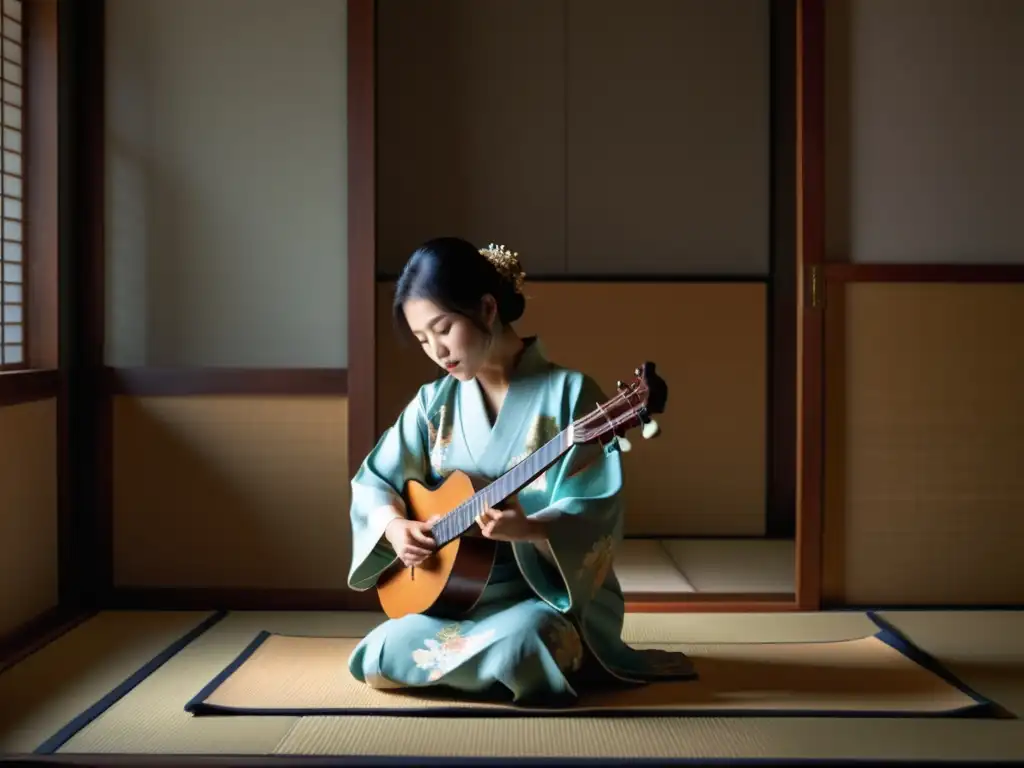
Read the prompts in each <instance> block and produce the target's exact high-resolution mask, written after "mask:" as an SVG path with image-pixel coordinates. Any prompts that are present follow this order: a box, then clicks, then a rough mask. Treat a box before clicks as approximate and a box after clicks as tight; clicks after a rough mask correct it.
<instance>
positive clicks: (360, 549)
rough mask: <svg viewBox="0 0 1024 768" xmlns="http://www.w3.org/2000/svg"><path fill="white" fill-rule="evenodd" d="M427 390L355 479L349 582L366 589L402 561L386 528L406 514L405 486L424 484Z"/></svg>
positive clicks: (353, 483) (357, 588)
mask: <svg viewBox="0 0 1024 768" xmlns="http://www.w3.org/2000/svg"><path fill="white" fill-rule="evenodd" d="M426 402H427V393H426V389H425V388H424V389H421V390H420V392H419V393H418V394H417V396H416V397H415V398H414V399H413V400H412V401H411V402H410V403H409V404H408V405H407V406H406V407H405V409H404V410H403V411H402V413H401V414H400V415H399V416H398V419H397V421H396V422H395V423H394V424H393V425H392V426H391V427H389V428H388V429H387V430H386V431H385V432H384V434H383V435H381V438H380V440H379V441H378V442H377V445H376V446H374V448H373V450H372V451H370V454H369V455H368V456H367V457H366V459H364V460H363V463H362V465H361V466H360V467H359V470H358V471H357V472H356V475H355V477H353V478H352V484H351V487H352V504H351V509H350V512H349V517H350V520H351V525H352V563H351V566H350V568H349V575H348V584H349V587H350V588H352V589H355V590H360V591H362V590H367V589H370V588H371V587H373V586H374V585H375V584H376V583H377V577H378V576H379V575H380V574H381V573H382V572H383V571H384V570H385V569H387V568H388V567H389V566H390V565H391V564H392V563H393V562H394V561H395V560H396V559H397V558H396V555H395V552H394V550H393V549H392V547H391V545H390V544H389V543H388V541H387V540H386V539H385V538H384V529H385V528H387V526H388V523H390V522H391V521H392V520H394V519H395V518H396V517H404V516H405V501H404V500H403V498H402V488H403V487H404V485H405V483H406V481H407V480H419V481H420V482H423V481H424V480H425V478H426V476H427V472H428V461H429V459H428V448H427V441H428V432H427V422H426Z"/></svg>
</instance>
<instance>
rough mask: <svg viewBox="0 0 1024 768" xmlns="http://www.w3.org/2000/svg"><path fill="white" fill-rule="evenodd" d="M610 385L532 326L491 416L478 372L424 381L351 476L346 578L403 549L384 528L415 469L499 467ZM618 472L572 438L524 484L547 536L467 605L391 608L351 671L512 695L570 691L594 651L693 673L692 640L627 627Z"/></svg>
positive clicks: (648, 673)
mask: <svg viewBox="0 0 1024 768" xmlns="http://www.w3.org/2000/svg"><path fill="white" fill-rule="evenodd" d="M605 399H606V398H605V396H604V395H603V394H602V392H601V390H600V388H599V387H598V386H597V385H596V383H595V382H594V381H593V380H592V379H590V378H589V377H587V376H585V375H583V374H581V373H579V372H576V371H571V370H568V369H566V368H562V367H560V366H557V365H555V364H553V363H551V362H550V361H548V360H547V359H546V358H545V356H544V354H543V352H542V350H541V347H540V343H539V341H537V340H536V339H528V340H527V348H526V350H525V351H524V353H523V354H522V356H521V358H520V361H519V363H518V365H517V368H516V370H515V371H514V373H513V376H512V378H511V382H510V385H509V390H508V393H507V395H506V397H505V401H504V403H503V405H502V408H501V410H500V411H499V413H498V415H497V418H496V419H495V421H494V423H493V424H492V423H491V422H490V419H489V418H488V416H487V411H486V408H485V406H484V399H483V394H482V392H481V390H480V388H479V385H478V384H477V383H476V382H475V381H471V382H459V381H457V380H456V379H453V378H451V377H445V378H443V379H440V380H437V381H433V382H430V383H429V384H426V385H424V386H423V387H421V388H420V390H419V392H418V393H417V396H416V397H415V398H414V399H413V400H412V402H410V403H409V404H408V406H407V407H406V408H405V409H404V410H403V411H402V413H401V414H400V415H399V417H398V419H397V421H396V422H395V424H394V425H393V426H391V427H390V428H389V429H388V430H387V431H386V432H385V433H384V435H383V436H382V437H381V438H380V441H379V442H378V443H377V445H376V446H375V448H374V449H373V451H371V453H370V454H369V456H367V458H366V460H365V461H364V462H363V464H362V466H361V467H360V469H359V471H358V473H357V474H356V476H355V477H354V478H353V480H352V506H351V523H352V533H353V558H352V565H351V568H350V571H349V579H348V581H349V586H350V587H351V588H353V589H357V590H366V589H371V588H373V587H374V585H375V584H376V580H377V578H378V576H380V574H381V573H382V572H383V571H384V570H385V569H387V568H388V567H389V566H390V565H391V564H392V563H393V562H394V561H395V559H396V557H395V553H394V552H393V551H392V550H391V547H390V545H389V544H388V543H387V541H386V540H385V539H384V538H383V533H384V529H385V527H386V526H387V524H388V523H389V522H390V521H391V520H392V519H394V515H395V513H394V511H393V508H392V507H393V506H397V507H398V508H399V509H402V510H404V508H405V505H404V502H403V501H402V498H401V489H402V488H403V487H404V485H405V482H406V481H407V480H410V479H412V480H418V481H420V482H423V483H426V484H428V485H434V484H437V483H439V482H441V481H442V480H443V479H444V478H445V477H446V476H448V475H449V474H450V473H451V472H453V471H455V470H462V471H465V472H467V473H469V474H473V475H479V476H484V477H490V478H497V477H499V476H500V475H502V474H504V472H506V471H507V470H508V469H510V468H511V467H512V466H514V465H515V464H517V463H518V462H519V461H522V460H523V459H524V458H525V457H526V456H528V455H529V454H530V453H532V452H533V451H535V450H536V449H537V448H539V447H540V446H541V445H543V444H544V443H545V442H546V441H547V440H549V439H551V437H553V436H554V435H556V434H557V433H558V432H560V431H561V430H562V429H564V428H565V427H567V426H568V425H569V424H570V423H571V422H572V421H573V420H575V419H577V418H579V417H581V416H583V415H585V414H586V413H588V412H590V411H591V410H593V409H594V407H595V406H596V405H597V404H598V403H601V402H603V401H604V400H605ZM622 484H623V477H622V461H621V456H620V454H619V453H618V452H617V450H616V449H615V447H614V445H612V446H607V447H606V446H601V445H577V446H574V447H573V448H572V449H570V451H569V452H568V453H567V454H566V455H565V456H563V457H562V458H561V459H560V460H559V461H558V462H557V463H555V464H554V465H553V466H551V467H550V468H549V469H548V470H547V471H546V472H545V473H544V474H542V475H541V476H540V477H538V478H537V479H536V480H534V481H533V482H532V483H531V484H530V485H529V486H527V487H526V488H523V489H522V490H521V491H520V492H519V494H518V501H519V503H520V505H521V506H522V507H523V510H524V511H525V512H526V514H527V515H528V516H530V517H537V518H541V519H545V520H547V521H548V532H549V535H548V540H547V543H546V546H544V545H540V546H539V545H538V544H536V543H534V542H515V543H514V544H504V545H503V546H502V547H501V548H500V549H501V551H502V553H503V555H504V557H503V558H501V561H500V564H499V565H498V566H497V567H496V568H495V570H494V572H493V573H492V576H491V580H490V582H489V583H488V586H487V589H486V590H485V592H484V596H483V598H482V599H481V601H480V603H479V604H478V605H477V607H476V608H475V609H474V611H473V613H472V614H471V615H470V616H467V617H462V618H461V619H460V620H459V621H451V620H445V619H443V618H437V617H428V616H422V615H412V616H405V617H403V618H401V619H394V620H387V621H385V622H383V623H382V624H380V625H379V626H377V627H376V628H374V629H373V630H372V631H371V632H370V633H369V634H368V635H367V636H366V637H365V638H364V639H363V640H362V641H361V642H360V644H359V645H358V647H357V648H356V649H355V651H354V652H353V654H352V657H351V658H350V660H349V669H350V670H351V672H352V674H353V675H354V676H355V677H356V678H357V679H360V680H362V681H364V682H366V683H367V684H369V685H373V686H376V687H417V686H432V685H446V686H450V687H454V688H457V689H460V690H462V691H466V692H483V691H492V690H504V691H505V692H506V693H510V694H511V696H512V697H513V699H514V700H515V701H527V700H534V699H536V700H551V701H562V700H565V701H571V700H572V699H574V698H575V697H576V695H577V692H576V690H575V688H574V687H573V683H574V682H575V681H576V680H577V677H578V673H580V672H581V669H582V668H583V667H586V666H587V665H588V664H591V663H592V664H595V665H597V667H598V668H599V670H600V672H601V673H602V674H604V675H606V676H607V677H608V679H610V680H619V681H624V682H630V683H642V682H646V681H653V680H658V679H692V678H694V677H695V672H694V669H693V665H692V663H691V661H690V660H689V659H688V658H687V657H686V656H685V655H684V654H682V653H666V652H657V651H645V650H637V649H634V648H631V647H630V646H628V645H627V644H626V643H624V642H623V641H622V639H621V636H622V624H623V614H624V608H625V605H624V601H623V596H622V590H621V588H620V586H619V583H618V580H617V579H616V578H615V574H614V571H613V568H612V566H613V562H614V553H615V549H616V547H617V546H618V544H619V542H620V541H621V539H622V527H623V494H622ZM588 657H589V659H592V660H593V661H592V662H591V661H589V660H588V661H586V662H585V661H584V660H585V659H588Z"/></svg>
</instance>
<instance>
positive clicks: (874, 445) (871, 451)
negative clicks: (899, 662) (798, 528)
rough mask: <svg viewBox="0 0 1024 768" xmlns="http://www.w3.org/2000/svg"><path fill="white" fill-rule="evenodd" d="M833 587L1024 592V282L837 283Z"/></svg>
mask: <svg viewBox="0 0 1024 768" xmlns="http://www.w3.org/2000/svg"><path fill="white" fill-rule="evenodd" d="M828 323H829V344H828V359H827V363H828V368H827V369H828V378H827V382H826V386H827V390H828V424H827V456H828V462H827V472H826V486H827V504H826V508H825V511H826V514H825V557H824V560H825V571H826V574H827V577H826V591H827V593H829V594H830V595H831V596H832V597H839V596H841V598H842V599H844V600H846V601H848V602H854V603H876V602H896V603H939V604H941V603H973V602H979V603H997V602H1011V603H1018V604H1019V603H1024V569H1022V568H1021V567H1020V546H1021V542H1022V541H1024V481H1022V477H1024V475H1022V473H1021V469H1022V457H1024V397H1022V394H1021V393H1022V392H1024V355H1022V354H1020V340H1019V331H1020V329H1021V328H1022V327H1024V285H1021V284H1017V285H969V286H968V285H915V284H903V285H895V284H892V285H870V284H865V285H854V286H850V287H848V288H846V289H842V288H836V289H834V290H832V291H831V292H830V295H829V308H828Z"/></svg>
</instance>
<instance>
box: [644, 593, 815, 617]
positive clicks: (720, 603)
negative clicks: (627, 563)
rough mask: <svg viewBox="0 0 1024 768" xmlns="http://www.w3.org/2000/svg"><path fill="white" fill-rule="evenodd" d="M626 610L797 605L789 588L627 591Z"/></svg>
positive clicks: (772, 609)
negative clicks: (741, 590)
mask: <svg viewBox="0 0 1024 768" xmlns="http://www.w3.org/2000/svg"><path fill="white" fill-rule="evenodd" d="M625 597H626V613H781V612H785V611H796V610H799V609H800V606H799V604H798V602H797V599H796V595H795V594H794V593H792V592H676V593H673V592H627V593H626V595H625Z"/></svg>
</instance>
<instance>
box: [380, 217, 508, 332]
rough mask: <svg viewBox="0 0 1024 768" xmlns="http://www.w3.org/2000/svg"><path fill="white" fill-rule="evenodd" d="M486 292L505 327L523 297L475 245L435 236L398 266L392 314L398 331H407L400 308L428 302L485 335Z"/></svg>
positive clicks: (459, 239)
mask: <svg viewBox="0 0 1024 768" xmlns="http://www.w3.org/2000/svg"><path fill="white" fill-rule="evenodd" d="M487 294H490V295H491V296H493V297H494V300H495V302H496V303H497V305H498V318H499V319H500V320H501V322H502V324H503V325H508V324H509V323H514V322H515V321H516V320H518V319H519V318H520V317H522V315H523V310H524V309H525V308H526V299H525V298H523V295H522V294H521V293H519V292H517V291H516V289H515V285H514V284H513V282H512V281H511V280H509V279H508V278H506V277H505V276H504V275H502V274H501V273H500V272H499V271H498V270H497V268H496V267H495V266H494V265H493V264H492V263H491V262H490V261H489V260H488V259H487V257H486V256H484V255H483V254H481V253H480V250H479V249H478V248H477V247H476V246H475V245H473V244H472V243H470V242H468V241H466V240H463V239H462V238H458V237H439V238H435V239H433V240H428V241H427V242H426V243H424V244H423V245H421V246H420V247H419V248H417V249H416V251H415V252H414V253H413V254H412V256H410V257H409V261H407V262H406V264H405V267H403V268H402V274H401V275H400V276H399V277H398V284H397V285H396V286H395V300H394V303H393V304H392V311H393V312H394V319H395V323H396V325H397V326H398V328H400V329H402V330H404V331H405V332H406V333H408V331H409V324H408V322H407V321H406V319H405V312H404V311H403V310H402V305H403V304H405V302H406V301H408V300H409V299H428V300H430V301H432V302H434V303H435V304H437V305H438V306H439V307H441V308H443V309H444V310H446V311H448V312H455V313H457V314H460V315H463V316H464V317H468V318H469V319H470V320H472V321H473V322H474V323H475V324H476V326H477V327H478V328H480V330H482V331H484V332H485V333H486V332H487V328H486V326H484V324H483V321H482V319H481V317H480V308H481V307H480V303H481V301H482V299H483V297H484V296H485V295H487Z"/></svg>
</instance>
